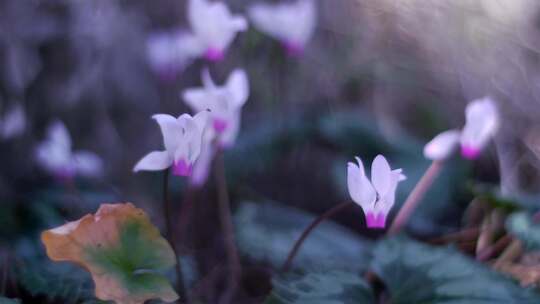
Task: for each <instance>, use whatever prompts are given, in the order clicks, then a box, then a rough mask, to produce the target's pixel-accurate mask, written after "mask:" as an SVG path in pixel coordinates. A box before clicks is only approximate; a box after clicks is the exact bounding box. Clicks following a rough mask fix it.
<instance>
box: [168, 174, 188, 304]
mask: <svg viewBox="0 0 540 304" xmlns="http://www.w3.org/2000/svg"><path fill="white" fill-rule="evenodd" d="M171 209H172V208H171V202H170V200H169V169H167V170H165V172H164V173H163V216H164V217H165V226H166V227H165V228H166V235H167V238H168V239H169V242H170V243H171V248H172V250H173V251H174V256H175V258H176V264H175V265H176V268H175V269H176V286H177V289H178V295H179V297H180V299H182V301H183V300H186V295H187V294H186V290H185V287H184V280H183V278H182V266H180V259H179V256H178V250H177V249H176V238H175V234H174V229H173V225H172V222H171Z"/></svg>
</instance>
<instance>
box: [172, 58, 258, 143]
mask: <svg viewBox="0 0 540 304" xmlns="http://www.w3.org/2000/svg"><path fill="white" fill-rule="evenodd" d="M202 82H203V87H201V88H189V89H186V90H184V92H183V93H182V96H183V99H184V101H185V102H186V104H187V105H188V106H190V107H191V108H192V110H193V111H194V112H199V111H203V110H206V109H209V110H210V116H211V118H212V126H213V128H214V130H215V132H216V136H217V137H218V140H219V143H220V145H221V146H222V147H230V146H231V145H233V144H234V141H235V140H236V136H237V135H238V131H239V128H240V116H241V115H240V114H241V110H242V106H243V105H244V104H245V103H246V101H247V99H248V96H249V83H248V78H247V75H246V73H245V71H244V70H242V69H236V70H234V71H233V72H232V73H231V74H230V75H229V77H228V78H227V81H226V82H225V85H223V86H217V85H216V84H215V83H214V81H213V80H212V78H211V77H210V73H209V72H208V69H205V70H203V72H202Z"/></svg>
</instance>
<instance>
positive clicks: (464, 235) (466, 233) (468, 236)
mask: <svg viewBox="0 0 540 304" xmlns="http://www.w3.org/2000/svg"><path fill="white" fill-rule="evenodd" d="M480 232H481V231H480V229H479V228H477V227H474V228H466V229H463V230H460V231H457V232H453V233H450V234H447V235H443V236H440V237H436V238H433V239H429V240H428V241H427V242H428V243H430V244H447V243H452V242H460V241H471V240H476V239H477V238H478V235H479V234H480Z"/></svg>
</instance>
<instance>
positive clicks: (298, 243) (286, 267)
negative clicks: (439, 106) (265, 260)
mask: <svg viewBox="0 0 540 304" xmlns="http://www.w3.org/2000/svg"><path fill="white" fill-rule="evenodd" d="M350 205H353V202H350V201H347V202H343V203H341V204H339V205H336V206H335V207H334V208H332V209H330V210H328V211H326V212H325V213H323V214H322V215H320V216H319V217H318V218H316V219H315V220H314V221H313V222H312V223H311V224H310V225H309V226H308V227H307V228H306V229H305V230H304V232H302V234H301V235H300V238H298V240H297V241H296V242H295V243H294V246H293V248H292V249H291V252H290V253H289V255H288V256H287V260H285V263H283V266H282V267H281V271H283V272H286V271H287V270H289V268H290V267H291V264H292V261H293V259H294V257H295V256H296V254H297V253H298V250H299V249H300V246H302V244H303V243H304V241H305V240H306V238H307V237H308V235H309V234H310V233H311V231H312V230H313V229H315V227H317V226H318V225H319V224H320V223H322V222H323V221H324V220H326V219H328V218H330V217H332V216H333V215H334V214H336V213H338V212H340V211H342V210H343V209H345V208H346V207H348V206H350Z"/></svg>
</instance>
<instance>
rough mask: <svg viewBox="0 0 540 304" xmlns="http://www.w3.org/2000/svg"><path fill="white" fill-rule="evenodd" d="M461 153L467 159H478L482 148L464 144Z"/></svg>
mask: <svg viewBox="0 0 540 304" xmlns="http://www.w3.org/2000/svg"><path fill="white" fill-rule="evenodd" d="M461 155H462V156H463V157H464V158H466V159H471V160H472V159H476V158H478V156H480V149H476V148H473V147H467V146H462V147H461Z"/></svg>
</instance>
